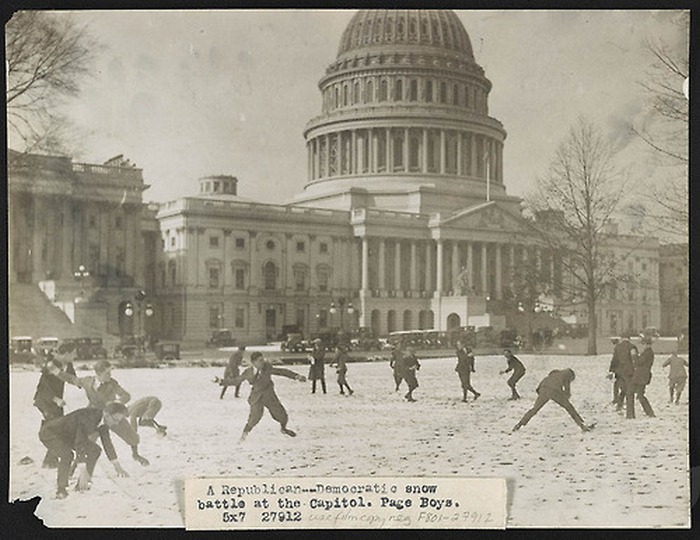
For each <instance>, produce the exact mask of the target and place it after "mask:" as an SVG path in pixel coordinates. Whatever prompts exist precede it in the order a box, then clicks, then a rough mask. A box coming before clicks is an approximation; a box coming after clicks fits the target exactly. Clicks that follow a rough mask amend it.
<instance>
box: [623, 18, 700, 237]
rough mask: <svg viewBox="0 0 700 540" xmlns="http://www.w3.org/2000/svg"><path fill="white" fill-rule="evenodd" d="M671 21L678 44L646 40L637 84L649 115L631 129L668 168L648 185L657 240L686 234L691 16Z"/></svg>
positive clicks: (648, 215) (649, 217)
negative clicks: (641, 77)
mask: <svg viewBox="0 0 700 540" xmlns="http://www.w3.org/2000/svg"><path fill="white" fill-rule="evenodd" d="M674 23H675V24H676V25H677V26H678V28H679V30H680V31H682V32H683V35H684V38H685V39H684V40H682V41H683V43H684V45H683V46H678V45H676V46H672V45H671V44H669V43H666V42H664V41H661V40H658V39H648V40H646V41H645V43H644V48H645V49H646V51H647V52H648V54H649V57H650V67H649V69H648V71H647V74H646V78H645V80H643V81H641V82H640V84H641V85H642V87H643V88H644V89H645V90H646V93H647V97H648V106H649V109H650V114H649V117H648V120H647V122H645V125H642V126H633V130H634V132H635V133H637V135H639V137H640V138H641V139H642V140H643V141H644V142H645V143H646V144H647V146H648V147H649V149H650V150H651V151H652V152H653V153H654V154H655V155H656V156H657V157H659V158H660V160H661V162H662V163H663V164H664V165H665V166H667V167H668V169H669V171H670V172H669V173H668V174H667V176H666V178H664V179H663V182H662V183H661V184H660V185H659V184H655V185H652V186H650V188H649V190H648V193H647V197H646V199H647V203H648V204H646V205H644V210H643V212H644V214H645V215H644V217H645V218H646V221H647V222H648V223H649V224H650V225H651V226H652V227H653V229H654V232H655V233H656V234H658V235H660V236H662V237H666V238H672V239H676V240H677V239H682V240H685V239H687V236H688V127H689V107H688V99H687V98H686V96H685V94H684V92H683V84H684V82H685V80H686V78H687V77H688V76H689V73H690V63H689V56H688V47H687V38H688V31H689V26H690V13H689V12H687V11H680V12H678V13H677V14H676V15H675V20H674Z"/></svg>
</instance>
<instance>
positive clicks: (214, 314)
mask: <svg viewBox="0 0 700 540" xmlns="http://www.w3.org/2000/svg"><path fill="white" fill-rule="evenodd" d="M220 315H221V311H220V308H219V306H209V328H219V319H220V318H221V317H220Z"/></svg>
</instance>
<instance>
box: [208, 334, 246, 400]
mask: <svg viewBox="0 0 700 540" xmlns="http://www.w3.org/2000/svg"><path fill="white" fill-rule="evenodd" d="M243 351H245V346H244V345H241V346H239V347H238V350H237V351H234V352H233V354H232V355H231V358H229V360H228V365H227V366H226V369H225V370H224V377H223V379H219V378H218V377H215V378H214V382H217V383H219V384H220V385H221V386H223V388H222V389H221V395H220V396H219V399H224V394H225V393H226V390H228V387H229V386H232V385H231V384H229V381H230V380H231V379H233V378H235V377H238V376H239V375H240V374H241V364H242V363H243ZM233 386H235V387H236V393H235V394H234V397H240V396H239V394H240V391H241V385H240V384H237V385H233Z"/></svg>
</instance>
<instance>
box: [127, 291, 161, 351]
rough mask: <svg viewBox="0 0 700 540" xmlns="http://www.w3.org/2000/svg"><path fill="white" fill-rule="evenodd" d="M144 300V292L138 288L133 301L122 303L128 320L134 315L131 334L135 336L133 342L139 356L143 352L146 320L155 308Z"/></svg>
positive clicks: (131, 319) (151, 315)
mask: <svg viewBox="0 0 700 540" xmlns="http://www.w3.org/2000/svg"><path fill="white" fill-rule="evenodd" d="M145 301H146V292H145V291H143V290H139V291H137V292H136V295H135V296H134V302H131V301H127V303H126V304H125V305H124V315H126V317H127V318H128V320H130V321H134V319H133V318H132V317H134V316H135V317H136V318H135V321H136V325H135V327H134V325H130V326H131V330H132V335H134V338H135V342H136V343H135V344H136V347H137V349H138V353H139V356H141V355H143V353H144V352H145V342H146V337H147V336H146V332H145V328H146V321H148V320H150V318H151V317H153V314H154V312H155V310H154V309H153V306H152V305H151V304H150V303H147V302H145Z"/></svg>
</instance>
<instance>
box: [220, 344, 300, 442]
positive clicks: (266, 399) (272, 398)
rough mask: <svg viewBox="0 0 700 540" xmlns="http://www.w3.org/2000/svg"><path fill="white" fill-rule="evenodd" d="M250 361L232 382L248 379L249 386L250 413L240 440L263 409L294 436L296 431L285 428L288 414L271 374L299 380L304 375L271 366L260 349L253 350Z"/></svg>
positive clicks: (255, 421)
mask: <svg viewBox="0 0 700 540" xmlns="http://www.w3.org/2000/svg"><path fill="white" fill-rule="evenodd" d="M250 361H251V363H252V364H253V365H252V366H250V367H248V368H247V369H246V370H245V371H243V373H241V374H240V375H239V376H238V377H236V378H235V379H234V383H233V384H240V383H242V382H243V381H248V382H249V383H250V386H251V389H250V396H248V404H249V405H250V413H249V414H248V422H247V423H246V425H245V427H244V428H243V434H242V435H241V441H243V440H244V439H245V438H246V437H247V436H248V433H250V432H251V430H252V429H253V428H254V427H255V426H256V425H257V423H258V422H260V419H261V418H262V415H263V412H264V411H265V409H267V410H268V411H269V412H270V415H271V416H272V418H274V419H275V420H277V422H278V423H279V425H280V427H281V430H280V431H282V433H284V434H285V435H288V436H289V437H296V433H295V432H294V431H292V430H291V429H288V428H287V421H288V420H289V416H288V415H287V411H286V410H285V408H284V406H283V405H282V403H281V402H280V400H279V398H278V397H277V394H276V393H275V384H274V383H273V382H272V375H279V376H281V377H287V378H288V379H294V380H296V381H300V382H304V381H306V377H304V376H303V375H298V374H297V373H294V372H293V371H291V370H289V369H284V368H277V367H273V366H272V364H270V362H268V361H267V360H265V359H264V358H263V355H262V353H261V352H260V351H255V352H254V353H253V354H252V355H251V357H250Z"/></svg>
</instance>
